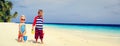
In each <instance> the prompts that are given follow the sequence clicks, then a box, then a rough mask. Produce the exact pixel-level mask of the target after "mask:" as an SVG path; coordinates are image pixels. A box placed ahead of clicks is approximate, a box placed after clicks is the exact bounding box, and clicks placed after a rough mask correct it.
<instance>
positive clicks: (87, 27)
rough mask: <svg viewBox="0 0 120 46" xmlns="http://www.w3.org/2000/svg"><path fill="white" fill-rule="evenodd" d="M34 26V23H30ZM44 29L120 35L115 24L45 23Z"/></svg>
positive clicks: (118, 27)
mask: <svg viewBox="0 0 120 46" xmlns="http://www.w3.org/2000/svg"><path fill="white" fill-rule="evenodd" d="M29 24H32V23H29ZM44 27H50V28H51V27H54V28H59V29H68V30H72V31H74V30H75V31H76V30H77V31H89V32H100V33H114V34H120V25H115V24H74V23H72V24H68V23H45V24H44Z"/></svg>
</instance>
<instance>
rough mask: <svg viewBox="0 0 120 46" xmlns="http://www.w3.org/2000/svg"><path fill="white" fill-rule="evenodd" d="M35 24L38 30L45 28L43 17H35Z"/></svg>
mask: <svg viewBox="0 0 120 46" xmlns="http://www.w3.org/2000/svg"><path fill="white" fill-rule="evenodd" d="M33 26H36V27H35V28H36V29H38V30H43V18H42V17H39V16H36V17H35V19H34V23H33Z"/></svg>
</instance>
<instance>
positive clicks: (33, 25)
mask: <svg viewBox="0 0 120 46" xmlns="http://www.w3.org/2000/svg"><path fill="white" fill-rule="evenodd" d="M36 19H37V17H35V18H34V21H33V24H32V30H33V29H34V28H35V24H36Z"/></svg>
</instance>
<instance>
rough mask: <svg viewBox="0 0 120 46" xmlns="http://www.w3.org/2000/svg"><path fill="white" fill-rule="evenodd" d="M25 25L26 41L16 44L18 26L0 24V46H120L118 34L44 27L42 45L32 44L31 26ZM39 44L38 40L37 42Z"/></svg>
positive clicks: (119, 35)
mask: <svg viewBox="0 0 120 46" xmlns="http://www.w3.org/2000/svg"><path fill="white" fill-rule="evenodd" d="M26 25H27V29H26V30H27V34H26V35H27V36H28V40H27V41H26V42H25V43H20V42H17V36H18V24H16V23H0V46H39V45H42V46H120V34H102V33H95V32H88V31H72V30H68V29H60V28H55V27H48V26H47V27H44V33H45V37H44V44H40V43H34V41H35V39H34V35H33V34H31V24H26ZM39 42H40V40H39Z"/></svg>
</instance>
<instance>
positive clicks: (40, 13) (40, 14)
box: [38, 9, 43, 17]
mask: <svg viewBox="0 0 120 46" xmlns="http://www.w3.org/2000/svg"><path fill="white" fill-rule="evenodd" d="M38 16H40V17H41V16H43V10H42V9H39V10H38Z"/></svg>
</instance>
